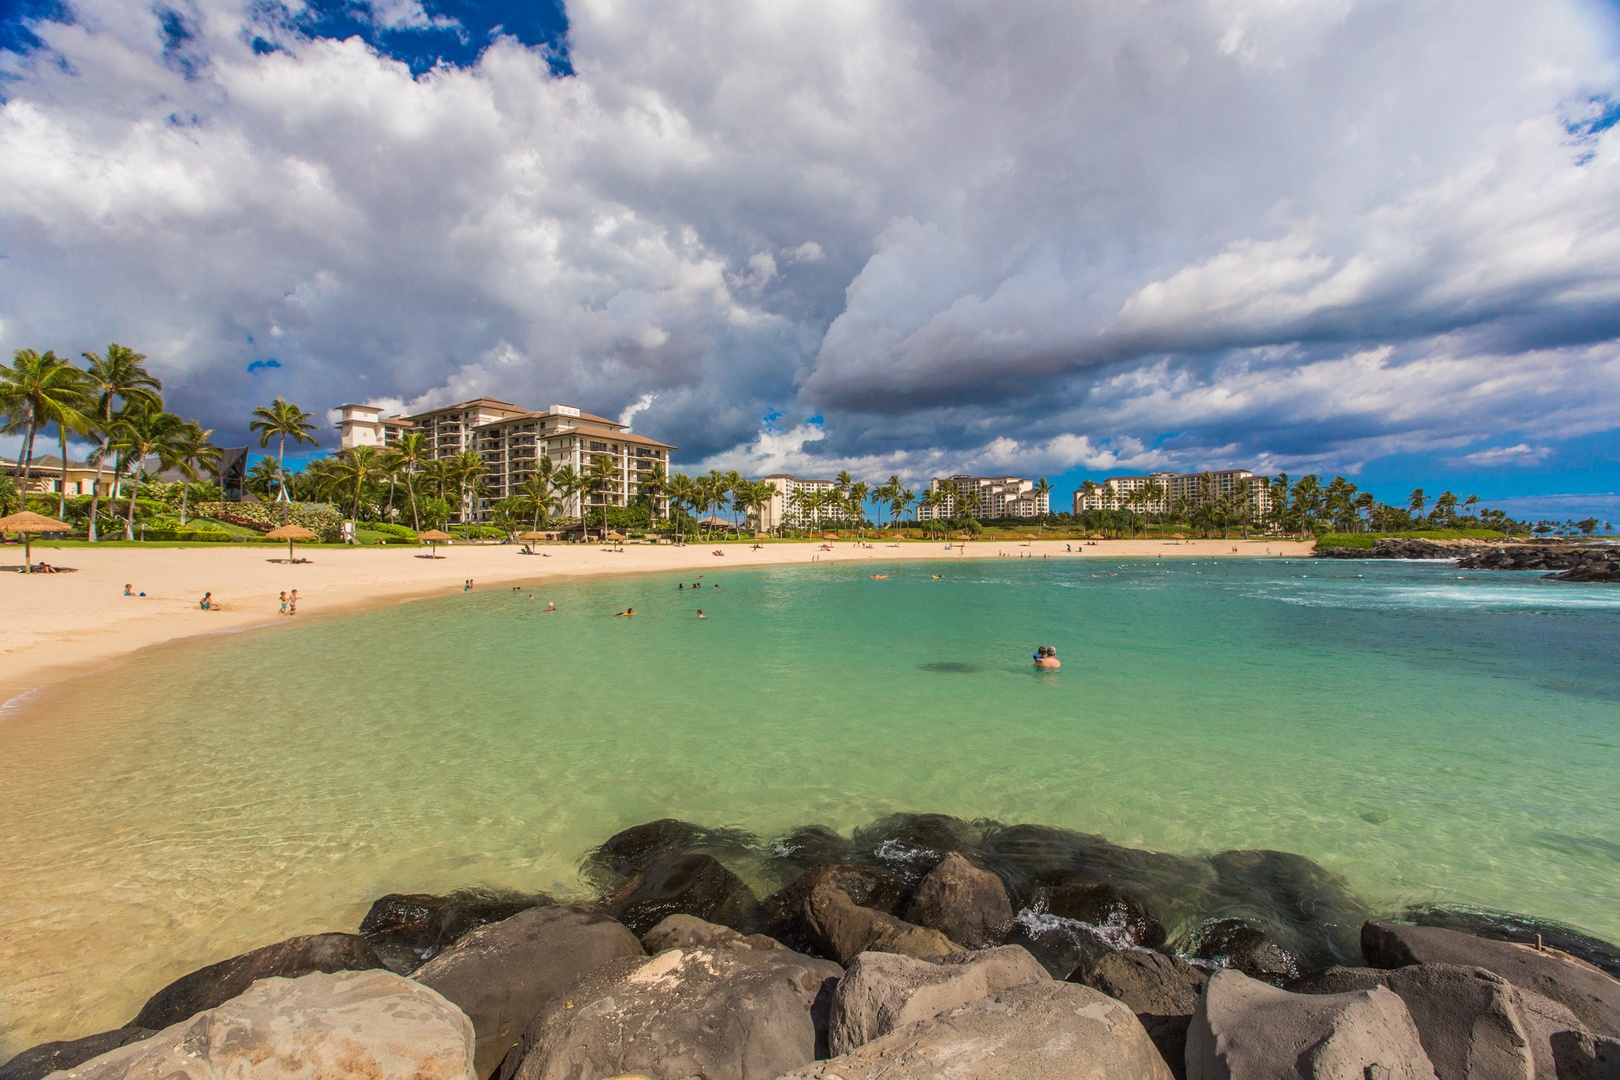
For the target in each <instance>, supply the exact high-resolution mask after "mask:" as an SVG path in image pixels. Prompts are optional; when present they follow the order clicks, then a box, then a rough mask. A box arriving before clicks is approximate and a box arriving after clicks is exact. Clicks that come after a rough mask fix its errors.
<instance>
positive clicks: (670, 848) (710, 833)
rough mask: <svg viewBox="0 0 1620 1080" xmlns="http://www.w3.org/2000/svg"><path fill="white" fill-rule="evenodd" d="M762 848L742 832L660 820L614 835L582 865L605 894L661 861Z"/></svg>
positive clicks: (589, 878)
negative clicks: (691, 854)
mask: <svg viewBox="0 0 1620 1080" xmlns="http://www.w3.org/2000/svg"><path fill="white" fill-rule="evenodd" d="M758 848H759V840H758V838H757V837H755V836H754V834H753V833H750V832H745V831H744V830H742V829H711V828H707V827H705V826H703V825H694V824H692V823H691V822H689V821H680V820H678V819H676V818H660V819H659V820H657V821H649V822H646V823H645V824H642V825H634V826H631V827H630V828H628V829H625V830H624V831H623V832H619V833H615V834H613V835H612V836H610V837H608V838H607V839H606V840H604V841H603V842H602V844H601V845H600V846H598V847H596V848H594V849H592V850H591V851H589V852H587V853H586V855H585V858H584V859H583V860H582V861H581V870H582V871H583V873H584V875H585V877H586V878H587V879H588V880H590V881H592V882H593V883H594V884H596V885H597V886H598V887H600V888H601V889H602V890H603V891H604V892H611V891H612V890H613V889H614V888H616V887H617V886H618V885H619V883H621V882H622V881H623V880H624V879H625V878H628V877H633V876H634V875H636V874H639V873H640V872H641V871H643V870H645V869H647V868H648V867H649V866H651V865H652V864H653V863H654V862H656V861H657V860H659V859H663V858H668V857H670V856H673V855H685V854H688V853H689V852H694V851H701V852H704V853H706V854H709V855H714V854H716V853H717V852H719V853H727V852H731V853H737V854H752V853H753V852H755V851H757V850H758Z"/></svg>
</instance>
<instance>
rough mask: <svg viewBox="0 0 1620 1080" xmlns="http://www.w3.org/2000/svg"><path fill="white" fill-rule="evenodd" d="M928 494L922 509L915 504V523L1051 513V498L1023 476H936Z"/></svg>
mask: <svg viewBox="0 0 1620 1080" xmlns="http://www.w3.org/2000/svg"><path fill="white" fill-rule="evenodd" d="M928 490H929V491H930V492H931V493H932V494H933V499H932V500H931V501H930V502H929V504H928V505H926V506H925V505H923V504H922V503H918V504H917V520H918V521H930V520H935V519H939V520H943V519H945V518H953V517H973V518H980V519H983V520H995V519H999V518H1036V517H1044V516H1045V515H1047V514H1050V513H1051V512H1052V502H1051V496H1050V495H1049V494H1048V493H1047V492H1046V491H1042V490H1039V485H1037V483H1036V482H1035V481H1034V480H1030V479H1028V478H1027V477H1023V476H951V477H938V476H936V477H934V478H933V480H932V481H930V482H929V485H928Z"/></svg>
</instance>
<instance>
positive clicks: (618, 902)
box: [0, 814, 1620, 1080]
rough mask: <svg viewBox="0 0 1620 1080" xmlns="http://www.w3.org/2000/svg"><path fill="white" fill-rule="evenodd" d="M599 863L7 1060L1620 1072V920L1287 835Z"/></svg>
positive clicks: (397, 904)
mask: <svg viewBox="0 0 1620 1080" xmlns="http://www.w3.org/2000/svg"><path fill="white" fill-rule="evenodd" d="M582 870H583V872H584V876H585V878H586V880H588V881H590V882H591V883H592V886H593V888H595V889H596V890H597V891H598V896H597V901H596V902H594V903H564V902H559V901H557V900H554V899H552V898H551V897H548V896H545V895H543V894H538V893H498V894H497V893H487V892H458V893H454V894H451V895H450V896H443V897H437V896H429V895H421V894H390V895H389V896H385V897H382V898H381V899H379V900H378V901H377V902H376V904H374V905H373V907H372V910H371V912H370V913H368V914H367V916H366V918H365V921H364V922H363V923H362V926H361V928H360V930H361V933H360V934H358V935H351V934H315V935H310V936H304V937H298V938H291V939H288V940H287V941H284V942H279V943H275V944H272V945H267V946H264V947H262V948H259V949H255V950H253V951H251V952H248V953H244V954H242V955H241V956H237V957H233V958H229V959H225V960H221V961H219V962H217V963H214V964H211V965H209V966H207V967H203V968H200V969H198V970H197V971H194V972H192V973H191V974H189V975H186V976H184V977H182V978H180V979H178V980H176V981H175V982H174V983H172V984H170V985H169V986H167V987H164V988H162V989H160V990H158V991H157V993H155V994H154V995H153V996H152V998H151V999H150V1001H148V1003H147V1005H146V1007H144V1008H143V1009H142V1010H141V1012H140V1015H139V1016H137V1017H136V1018H135V1020H134V1021H132V1022H131V1024H130V1025H128V1026H126V1027H124V1028H120V1029H117V1030H115V1031H110V1032H103V1033H101V1034H98V1035H91V1036H87V1037H84V1038H80V1039H76V1040H73V1041H69V1042H55V1043H48V1044H45V1045H43V1046H38V1047H34V1048H33V1049H31V1050H26V1051H24V1052H23V1053H21V1054H19V1055H17V1056H16V1057H14V1058H13V1059H12V1060H11V1061H10V1062H8V1063H6V1064H4V1065H0V1080H43V1078H44V1077H47V1076H50V1077H52V1078H53V1080H136V1078H149V1077H150V1078H156V1077H175V1078H184V1080H215V1078H218V1080H224V1078H226V1077H231V1078H233V1080H236V1078H239V1080H259V1078H264V1080H270V1078H272V1077H273V1078H275V1080H286V1078H308V1080H318V1078H326V1077H334V1078H336V1077H347V1076H357V1077H358V1076H363V1077H368V1078H373V1080H392V1078H396V1077H397V1078H399V1080H492V1078H493V1080H608V1078H616V1080H634V1078H640V1080H789V1078H802V1080H835V1078H836V1080H863V1078H871V1080H911V1078H916V1080H924V1078H939V1080H943V1078H945V1077H952V1078H957V1080H1048V1078H1054V1077H1082V1078H1091V1077H1095V1078H1097V1080H1171V1078H1175V1080H1228V1078H1231V1080H1242V1078H1250V1077H1253V1078H1264V1080H1273V1078H1278V1080H1286V1078H1295V1080H1367V1078H1369V1077H1382V1078H1387V1080H1615V1078H1616V1077H1617V1076H1620V1071H1617V1070H1620V979H1617V978H1616V975H1617V974H1620V950H1617V949H1616V947H1615V946H1613V945H1611V944H1609V943H1607V942H1601V941H1597V940H1596V939H1593V938H1590V937H1587V936H1584V935H1582V934H1580V933H1579V932H1578V931H1574V930H1571V929H1570V928H1568V927H1558V926H1556V924H1547V923H1537V922H1535V921H1534V920H1531V919H1526V918H1524V917H1522V916H1510V915H1500V916H1493V915H1490V914H1488V913H1482V912H1478V911H1471V912H1458V913H1452V912H1447V911H1445V910H1442V909H1434V908H1427V909H1421V910H1416V909H1414V910H1413V911H1411V912H1408V913H1407V915H1408V919H1409V921H1408V922H1399V921H1385V920H1381V919H1378V918H1376V917H1375V916H1376V914H1377V913H1375V912H1371V911H1369V910H1368V909H1367V907H1366V906H1365V905H1364V904H1362V903H1361V902H1360V901H1359V900H1357V899H1356V898H1355V897H1354V896H1353V895H1351V894H1350V893H1349V891H1348V889H1347V888H1346V886H1345V884H1344V882H1343V881H1341V880H1340V879H1338V878H1337V877H1335V876H1334V875H1333V874H1331V873H1329V872H1327V871H1326V870H1324V869H1323V868H1322V867H1320V866H1318V865H1316V864H1315V863H1313V862H1311V861H1310V860H1309V859H1305V858H1302V857H1300V856H1297V855H1292V854H1289V853H1287V852H1279V851H1226V852H1219V853H1216V854H1214V855H1208V856H1202V857H1195V856H1180V855H1165V854H1162V853H1158V852H1151V851H1142V850H1139V849H1134V848H1127V847H1121V846H1119V845H1116V844H1111V843H1109V842H1108V841H1106V840H1104V839H1103V838H1101V837H1097V836H1092V835H1087V834H1084V833H1077V832H1072V831H1070V830H1065V829H1055V828H1050V827H1047V826H1041V825H1010V826H1009V825H1002V824H1000V823H997V822H989V821H975V822H968V821H962V820H960V819H957V818H951V817H946V816H944V815H937V814H900V815H893V816H891V817H887V818H884V819H881V820H879V821H877V822H874V823H872V824H871V825H869V826H867V827H865V828H862V829H858V830H856V832H855V834H854V835H853V836H852V837H847V838H846V837H843V836H840V835H838V834H837V833H835V832H833V831H832V830H829V829H825V828H822V827H820V826H810V827H807V828H804V829H799V830H795V831H794V832H792V833H789V834H788V835H786V836H783V837H778V838H775V839H767V838H760V837H755V836H752V835H750V834H747V833H743V832H740V831H738V830H733V829H706V828H703V827H700V826H696V825H692V824H689V823H686V822H680V821H673V820H665V821H658V822H650V823H648V824H646V825H641V826H637V827H636V828H634V829H630V830H626V831H625V832H623V833H620V834H618V835H617V836H615V837H613V838H611V839H610V840H608V841H607V842H606V843H604V844H603V845H602V846H601V847H600V848H598V849H596V850H594V851H593V852H591V853H589V854H588V855H587V856H586V858H585V860H584V863H583V866H582ZM756 889H762V890H763V891H760V892H756ZM655 915H656V916H658V918H657V921H656V922H652V923H651V924H650V925H649V920H651V919H652V918H653V917H654V916H655ZM1412 922H1417V923H1421V924H1423V925H1411V923H1412ZM1464 931H1469V932H1464ZM1527 934H1531V935H1532V936H1533V938H1534V939H1535V941H1536V942H1540V943H1539V944H1538V943H1524V941H1523V940H1522V939H1523V938H1524V937H1525V936H1526V935H1527ZM1515 938H1517V939H1521V940H1513V939H1515ZM1543 938H1545V939H1547V940H1553V941H1556V942H1557V943H1558V944H1560V945H1561V946H1563V947H1564V948H1563V949H1554V948H1549V947H1547V946H1546V945H1545V943H1544V942H1542V941H1541V939H1543ZM1566 950H1567V951H1566Z"/></svg>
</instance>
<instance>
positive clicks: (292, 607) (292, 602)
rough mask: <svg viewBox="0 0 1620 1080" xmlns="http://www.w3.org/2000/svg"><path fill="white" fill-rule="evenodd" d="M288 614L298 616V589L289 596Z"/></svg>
mask: <svg viewBox="0 0 1620 1080" xmlns="http://www.w3.org/2000/svg"><path fill="white" fill-rule="evenodd" d="M287 614H288V615H296V614H298V590H297V589H294V590H293V591H292V592H290V593H288V594H287Z"/></svg>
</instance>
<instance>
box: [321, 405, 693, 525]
mask: <svg viewBox="0 0 1620 1080" xmlns="http://www.w3.org/2000/svg"><path fill="white" fill-rule="evenodd" d="M338 432H339V436H340V439H339V441H340V444H341V445H342V447H343V449H345V450H347V449H349V448H351V447H355V446H379V447H386V446H391V445H393V444H394V443H396V442H398V441H399V438H400V436H402V435H404V434H405V433H407V432H411V433H419V434H421V435H423V436H424V437H425V438H426V441H427V446H428V454H429V457H431V458H432V459H434V460H440V459H444V458H450V457H454V456H455V455H457V454H459V453H461V452H462V451H464V450H473V451H476V452H477V453H478V456H479V457H480V458H482V459H483V461H484V468H485V470H486V471H485V473H484V483H485V484H486V485H487V486H488V492H487V494H485V495H483V496H482V497H480V498H479V499H477V500H476V505H474V500H472V499H468V500H467V505H466V506H464V507H462V508H461V511H460V512H459V515H458V520H465V518H466V517H468V516H470V517H471V520H473V521H484V520H487V519H488V517H489V508H490V505H491V504H492V503H495V502H498V501H499V500H501V499H504V498H506V497H508V496H509V495H512V494H515V493H516V491H517V489H518V487H519V485H521V484H522V483H523V481H524V479H525V478H526V477H528V476H529V474H530V473H532V472H533V471H534V463H535V462H536V461H537V460H538V459H539V457H540V455H542V454H543V455H545V456H547V457H549V458H550V459H551V463H552V465H553V466H555V467H558V468H560V467H562V466H564V465H569V466H572V467H573V469H574V471H575V472H576V473H579V472H584V471H585V470H586V469H589V468H590V467H591V464H592V462H594V461H595V460H596V459H597V458H599V457H606V458H608V459H609V460H610V461H612V462H613V465H614V476H615V479H614V483H613V484H612V485H611V486H610V487H609V488H608V489H607V490H605V491H603V492H601V493H599V494H593V495H591V496H590V498H589V507H590V509H591V510H592V511H593V512H594V511H595V510H598V509H600V508H601V507H602V506H603V505H607V506H627V505H629V504H630V502H631V501H632V500H634V499H635V498H636V497H637V496H638V495H640V494H641V484H642V481H643V480H644V479H645V478H646V476H647V474H648V473H649V472H651V470H652V469H653V467H654V466H657V465H662V466H663V467H664V470H665V472H666V473H667V472H668V470H669V455H670V452H671V451H673V450H674V449H675V447H673V446H670V445H669V444H668V443H661V442H659V441H658V440H656V439H649V438H647V437H646V436H644V435H635V434H632V433H631V431H630V429H629V428H628V427H627V426H626V425H624V424H620V423H618V422H616V421H613V420H609V419H607V418H606V417H602V416H594V415H592V414H590V413H586V412H581V411H580V410H578V409H576V408H573V407H572V406H569V405H553V406H551V408H549V409H547V410H545V411H544V412H537V411H534V410H530V409H524V408H522V407H520V406H517V405H513V404H510V403H509V402H505V401H497V400H495V399H494V398H478V399H476V400H474V401H463V402H461V403H460V404H457V405H448V406H446V407H444V408H442V409H433V410H431V411H429V412H424V413H417V414H416V415H414V416H393V417H384V416H382V411H381V410H380V409H378V408H377V407H375V406H372V405H340V406H338ZM584 501H585V500H584V498H583V497H582V496H581V495H579V494H578V493H570V494H569V495H568V496H567V500H566V502H565V503H564V504H563V507H562V513H563V514H564V515H565V516H567V517H579V516H580V512H581V509H582V502H584ZM658 506H659V512H660V513H662V512H663V510H664V507H665V497H664V495H663V493H662V492H660V493H659V495H658Z"/></svg>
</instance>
